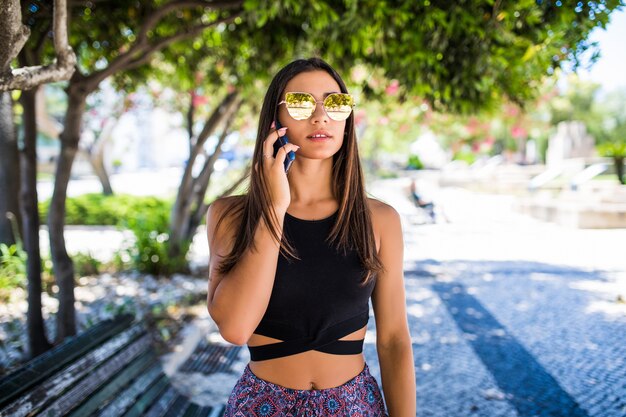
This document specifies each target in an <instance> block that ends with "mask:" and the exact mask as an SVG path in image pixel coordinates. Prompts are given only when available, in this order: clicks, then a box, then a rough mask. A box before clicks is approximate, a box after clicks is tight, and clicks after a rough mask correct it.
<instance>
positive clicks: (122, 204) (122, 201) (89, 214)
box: [39, 194, 171, 226]
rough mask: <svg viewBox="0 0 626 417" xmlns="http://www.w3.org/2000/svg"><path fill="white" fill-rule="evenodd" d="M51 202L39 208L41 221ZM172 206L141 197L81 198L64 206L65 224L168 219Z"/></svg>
mask: <svg viewBox="0 0 626 417" xmlns="http://www.w3.org/2000/svg"><path fill="white" fill-rule="evenodd" d="M49 208H50V200H47V201H43V202H41V203H40V204H39V211H40V213H41V216H42V217H41V218H42V219H46V218H47V216H48V210H49ZM170 209H171V202H170V201H168V200H163V199H160V198H157V197H143V196H133V195H126V194H119V195H118V194H116V195H111V196H105V195H103V194H83V195H80V196H78V197H71V198H68V199H67V200H66V203H65V224H69V225H88V226H100V225H104V226H122V225H123V223H124V221H125V220H126V219H128V218H129V217H133V216H136V215H137V213H150V215H151V216H153V215H156V216H169V213H170Z"/></svg>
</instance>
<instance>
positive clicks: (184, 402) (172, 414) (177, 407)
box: [165, 394, 189, 417]
mask: <svg viewBox="0 0 626 417" xmlns="http://www.w3.org/2000/svg"><path fill="white" fill-rule="evenodd" d="M188 405H189V400H188V399H187V398H186V397H184V396H182V395H180V394H177V395H176V399H175V400H174V403H173V404H172V406H171V407H170V408H169V409H168V410H167V412H166V413H165V417H181V416H182V415H183V413H184V412H185V410H186V409H187V406H188Z"/></svg>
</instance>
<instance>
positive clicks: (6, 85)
mask: <svg viewBox="0 0 626 417" xmlns="http://www.w3.org/2000/svg"><path fill="white" fill-rule="evenodd" d="M17 3H18V6H17V7H18V9H19V2H17ZM10 8H11V6H9V9H10ZM15 13H16V14H17V15H18V16H19V18H20V20H21V15H22V14H21V11H19V10H18V11H17V12H15ZM13 23H14V24H15V22H13ZM19 24H20V25H21V22H20V23H19ZM21 27H22V29H21V31H22V33H23V31H24V28H26V27H25V26H23V25H21ZM53 28H54V50H55V52H56V59H55V60H54V63H52V64H51V65H45V66H41V65H40V66H34V67H22V68H18V69H15V70H12V71H11V72H10V73H6V74H3V75H1V76H0V91H7V90H29V89H31V88H33V87H35V86H37V85H40V84H43V83H49V82H53V81H61V80H68V79H70V77H71V76H72V74H73V73H74V70H75V68H74V66H75V65H76V55H75V54H74V51H73V50H72V48H71V47H70V46H69V45H68V42H67V3H66V0H55V1H54V23H53ZM26 30H27V31H28V28H26ZM18 32H19V31H18ZM28 32H30V31H28ZM16 35H17V33H16ZM26 39H28V36H26V37H25V38H23V39H22V38H20V40H19V42H22V40H23V42H22V43H21V45H19V49H17V53H19V51H20V50H21V49H22V48H23V47H24V43H25V42H26ZM16 48H17V45H16V46H15V47H14V48H12V49H13V50H14V49H16ZM0 49H1V48H0ZM13 50H12V51H10V54H12V53H13ZM17 53H16V56H17ZM13 58H15V56H13V57H12V58H11V60H13ZM9 64H10V61H9Z"/></svg>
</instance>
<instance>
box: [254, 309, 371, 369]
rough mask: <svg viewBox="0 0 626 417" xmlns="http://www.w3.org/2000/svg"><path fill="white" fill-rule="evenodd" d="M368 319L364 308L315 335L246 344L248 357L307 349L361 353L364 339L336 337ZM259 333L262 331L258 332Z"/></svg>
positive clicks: (277, 356) (270, 355)
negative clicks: (260, 343)
mask: <svg viewBox="0 0 626 417" xmlns="http://www.w3.org/2000/svg"><path fill="white" fill-rule="evenodd" d="M368 320H369V311H367V310H366V311H364V312H362V313H359V314H358V315H356V316H354V317H351V318H349V319H347V320H344V321H341V322H339V323H336V324H334V325H332V326H330V327H329V328H327V329H324V330H322V331H321V332H319V333H318V334H317V335H315V336H305V337H300V338H297V339H291V340H285V341H282V342H277V343H270V344H267V345H262V346H248V349H249V350H250V359H251V360H253V361H263V360H267V359H274V358H280V357H283V356H289V355H295V354H297V353H301V352H306V351H308V350H317V351H320V352H325V353H332V354H335V355H353V354H357V353H361V352H362V351H363V341H364V339H360V340H338V339H341V338H342V337H344V336H347V335H349V334H350V333H352V332H355V331H357V330H359V329H360V328H362V327H363V326H365V325H367V322H368ZM259 334H263V333H262V332H259Z"/></svg>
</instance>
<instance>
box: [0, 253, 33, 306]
mask: <svg viewBox="0 0 626 417" xmlns="http://www.w3.org/2000/svg"><path fill="white" fill-rule="evenodd" d="M26 261H27V256H26V252H25V251H24V250H23V249H22V246H21V243H17V244H13V245H11V246H8V245H6V244H4V243H0V301H2V302H8V301H9V300H10V299H11V293H12V291H13V290H14V289H15V288H18V287H19V288H24V287H25V286H26Z"/></svg>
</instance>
